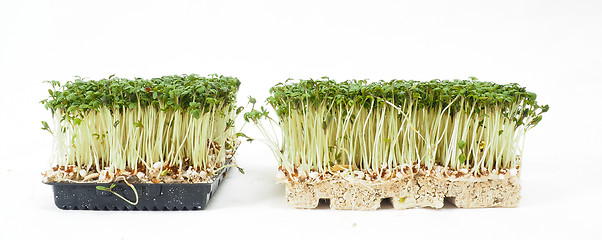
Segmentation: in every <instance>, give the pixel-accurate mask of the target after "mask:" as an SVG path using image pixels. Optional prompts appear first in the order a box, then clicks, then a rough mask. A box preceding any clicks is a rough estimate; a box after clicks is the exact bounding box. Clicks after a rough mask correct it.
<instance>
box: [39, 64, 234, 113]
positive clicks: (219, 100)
mask: <svg viewBox="0 0 602 240" xmlns="http://www.w3.org/2000/svg"><path fill="white" fill-rule="evenodd" d="M50 83H51V84H52V87H53V89H49V90H48V93H49V94H50V97H49V98H48V99H46V100H43V101H42V103H43V104H45V106H46V108H47V109H50V110H52V112H53V113H54V112H56V110H57V109H61V110H62V111H63V112H65V113H74V112H84V113H85V112H87V111H89V110H98V109H99V108H100V107H107V108H110V109H114V108H118V109H120V108H130V109H131V108H135V107H146V106H155V107H159V108H160V109H161V110H178V109H180V110H189V111H190V112H191V113H192V114H193V115H194V116H195V117H196V118H198V116H199V114H200V111H204V112H207V111H209V110H210V109H211V107H212V106H216V107H217V108H220V107H222V106H228V105H230V104H232V103H234V102H235V101H236V92H237V90H238V87H239V86H240V81H239V80H238V79H236V78H233V77H224V76H218V75H210V76H209V77H201V76H199V75H195V74H191V75H174V76H164V77H160V78H152V79H150V80H145V79H141V78H136V79H134V80H129V79H125V78H116V77H113V76H111V77H109V78H108V79H101V80H97V81H95V80H89V81H84V80H83V79H82V78H80V77H77V78H76V79H75V81H69V82H67V83H66V84H64V85H62V86H61V84H60V83H59V82H58V81H51V82H50ZM57 88H59V89H57Z"/></svg>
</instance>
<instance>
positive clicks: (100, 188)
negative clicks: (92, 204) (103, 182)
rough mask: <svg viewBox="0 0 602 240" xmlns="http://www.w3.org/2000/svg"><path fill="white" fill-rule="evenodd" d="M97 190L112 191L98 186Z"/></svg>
mask: <svg viewBox="0 0 602 240" xmlns="http://www.w3.org/2000/svg"><path fill="white" fill-rule="evenodd" d="M96 189H98V190H100V191H110V190H111V189H109V188H107V187H105V186H96Z"/></svg>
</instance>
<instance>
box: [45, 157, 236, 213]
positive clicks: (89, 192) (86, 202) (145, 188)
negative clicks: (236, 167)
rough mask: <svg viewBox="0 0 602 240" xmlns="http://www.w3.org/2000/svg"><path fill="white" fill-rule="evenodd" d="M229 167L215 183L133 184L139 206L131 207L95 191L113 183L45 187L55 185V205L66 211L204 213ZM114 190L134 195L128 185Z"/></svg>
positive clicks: (116, 198)
mask: <svg viewBox="0 0 602 240" xmlns="http://www.w3.org/2000/svg"><path fill="white" fill-rule="evenodd" d="M228 169H229V167H226V168H224V169H222V170H221V172H220V173H219V175H217V177H215V179H214V180H213V182H212V183H156V184H153V183H133V184H132V185H133V186H134V187H135V188H136V191H137V192H138V198H139V200H138V204H136V205H132V204H129V203H127V202H126V201H124V200H123V199H120V198H119V197H117V196H116V195H114V194H112V193H110V192H107V191H102V190H98V189H96V186H104V187H107V188H108V187H109V186H110V185H111V183H46V184H48V185H52V190H53V191H54V203H55V205H56V206H57V207H58V208H60V209H66V210H78V209H79V210H199V209H205V207H206V206H207V203H208V201H209V198H211V196H212V195H213V194H214V193H215V191H216V190H217V187H218V185H219V184H220V183H221V181H222V180H223V179H224V177H225V176H226V173H227V171H228ZM115 185H116V186H115V187H114V188H113V189H112V190H113V191H114V192H116V193H118V194H120V195H122V196H123V197H125V198H126V199H129V200H130V201H134V200H135V199H136V195H135V194H134V191H132V189H131V188H130V187H129V186H127V185H126V184H125V183H123V182H120V183H116V184H115Z"/></svg>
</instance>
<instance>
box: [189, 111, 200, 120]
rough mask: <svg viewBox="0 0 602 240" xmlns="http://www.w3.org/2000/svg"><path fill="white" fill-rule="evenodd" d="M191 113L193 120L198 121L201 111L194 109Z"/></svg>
mask: <svg viewBox="0 0 602 240" xmlns="http://www.w3.org/2000/svg"><path fill="white" fill-rule="evenodd" d="M191 113H192V116H193V117H194V118H195V119H199V118H200V117H201V110H198V109H195V110H192V112H191Z"/></svg>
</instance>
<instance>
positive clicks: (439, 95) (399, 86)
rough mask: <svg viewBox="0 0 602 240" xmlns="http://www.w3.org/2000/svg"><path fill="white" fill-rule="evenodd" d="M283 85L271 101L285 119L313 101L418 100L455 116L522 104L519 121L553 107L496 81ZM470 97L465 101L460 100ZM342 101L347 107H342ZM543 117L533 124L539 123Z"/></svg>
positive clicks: (273, 91) (416, 103) (336, 103)
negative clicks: (446, 109)
mask: <svg viewBox="0 0 602 240" xmlns="http://www.w3.org/2000/svg"><path fill="white" fill-rule="evenodd" d="M290 80H292V79H289V80H287V81H286V82H285V83H279V84H277V85H276V86H274V87H272V88H271V89H270V93H271V94H272V96H270V97H269V98H268V100H267V101H268V103H269V104H270V105H272V107H273V108H274V109H275V110H276V112H277V114H278V116H279V117H286V116H287V115H288V114H289V109H299V108H302V107H304V106H306V105H308V104H313V105H314V106H318V105H320V104H322V103H325V104H327V105H332V106H333V107H335V108H337V107H339V106H343V108H350V107H353V106H356V105H360V106H363V107H365V108H370V107H371V106H372V105H373V104H374V106H372V107H379V106H382V105H383V104H385V103H384V101H385V100H386V101H388V102H390V103H393V104H394V105H396V106H401V105H403V104H404V103H406V102H413V103H414V106H417V107H418V108H419V109H420V108H424V107H427V108H438V107H441V106H447V105H450V113H451V114H453V113H455V112H457V111H458V110H460V108H465V109H464V110H466V108H470V107H472V106H473V105H474V106H475V111H477V112H479V110H482V109H484V108H486V107H496V106H497V107H501V108H509V107H510V106H512V105H513V104H517V103H519V102H521V104H522V105H523V109H524V111H523V112H522V113H521V114H520V116H516V117H517V118H515V119H514V121H515V122H522V120H523V119H524V118H526V117H527V116H533V115H535V114H536V113H537V112H538V110H540V111H541V112H546V111H547V110H548V105H543V106H542V105H539V104H538V103H537V101H536V97H537V95H536V94H535V93H532V92H528V91H526V90H525V88H524V87H520V86H519V85H518V84H517V83H511V84H506V85H500V84H496V83H492V82H482V81H476V80H477V79H476V78H474V77H471V80H453V81H450V80H439V79H434V80H431V81H429V82H421V81H413V80H391V81H383V80H381V81H379V82H372V83H368V82H367V81H366V80H348V81H344V82H340V83H337V82H336V81H334V80H330V79H328V78H327V77H324V78H323V79H321V80H313V79H310V80H299V82H296V83H290V84H289V83H288V82H289V81H290ZM458 97H462V98H463V99H464V101H463V103H461V102H460V101H457V98H458ZM341 104H342V105H341ZM540 120H541V118H537V119H536V120H535V122H533V123H531V124H537V122H539V121H540Z"/></svg>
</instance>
